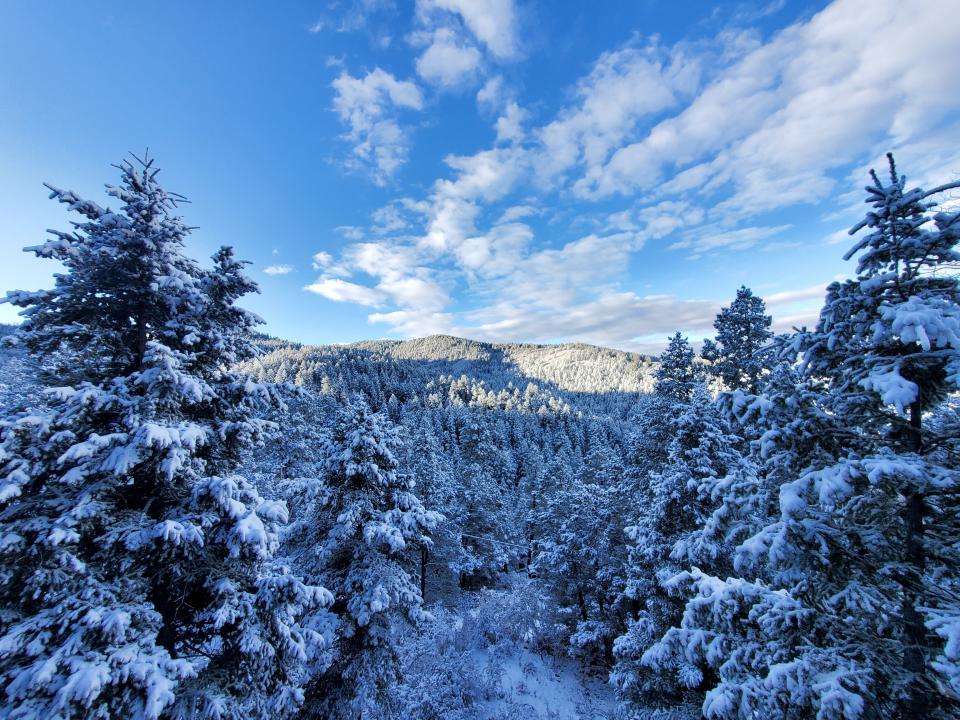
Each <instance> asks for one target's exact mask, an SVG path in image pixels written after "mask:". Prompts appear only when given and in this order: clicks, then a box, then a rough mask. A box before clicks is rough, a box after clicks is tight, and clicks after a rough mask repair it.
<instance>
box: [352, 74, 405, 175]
mask: <svg viewBox="0 0 960 720" xmlns="http://www.w3.org/2000/svg"><path fill="white" fill-rule="evenodd" d="M333 89H334V91H335V96H334V100H333V109H334V111H335V112H336V113H337V115H338V116H339V117H340V120H341V121H342V122H343V123H344V124H345V125H346V126H347V128H348V130H347V133H346V134H345V136H344V137H345V139H346V140H348V141H349V142H350V143H352V145H353V152H352V155H351V157H350V158H349V159H348V160H347V163H346V164H347V166H348V167H350V168H355V169H356V168H365V169H367V170H369V172H370V173H371V176H372V177H373V180H374V181H375V182H376V183H377V184H378V185H384V184H386V182H387V181H388V180H389V179H390V178H391V177H392V176H393V174H394V173H395V172H396V171H397V169H398V168H399V167H400V166H401V165H403V163H404V162H406V159H407V154H408V150H409V138H408V133H407V131H406V130H404V129H403V128H402V127H401V126H400V124H399V122H398V119H397V113H398V111H399V110H421V109H423V94H422V93H421V91H420V88H419V87H417V85H416V84H415V83H412V82H409V81H406V80H398V79H397V78H395V77H394V76H393V75H391V74H390V73H388V72H386V71H385V70H382V69H381V68H375V69H374V70H371V71H370V72H368V73H367V74H366V75H365V76H363V77H354V76H352V75H350V74H349V73H348V72H346V71H344V72H341V74H340V76H339V77H338V78H337V79H336V80H334V81H333Z"/></svg>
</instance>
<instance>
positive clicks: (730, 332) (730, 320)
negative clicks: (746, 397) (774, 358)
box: [703, 286, 773, 393]
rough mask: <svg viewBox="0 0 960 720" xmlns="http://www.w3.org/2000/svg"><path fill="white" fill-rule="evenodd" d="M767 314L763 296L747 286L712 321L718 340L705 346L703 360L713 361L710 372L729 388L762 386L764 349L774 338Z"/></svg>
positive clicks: (754, 389)
mask: <svg viewBox="0 0 960 720" xmlns="http://www.w3.org/2000/svg"><path fill="white" fill-rule="evenodd" d="M765 313H766V307H765V305H764V303H763V299H762V298H760V297H758V296H756V295H754V294H753V292H752V291H751V290H750V289H749V288H747V287H745V286H744V287H741V288H740V289H739V290H737V297H736V298H735V299H734V301H733V302H732V303H730V307H725V308H723V309H722V310H721V311H720V314H719V315H717V319H716V321H715V322H714V323H713V326H714V328H716V330H717V337H716V343H712V342H711V343H710V344H709V345H707V344H705V345H704V348H703V353H704V359H705V360H708V361H710V360H712V363H711V365H710V372H711V373H713V375H715V376H716V377H717V378H719V379H720V380H721V381H722V382H723V384H724V386H725V387H726V388H727V389H728V390H739V389H744V390H747V391H749V392H752V393H755V392H757V391H758V390H759V388H760V385H761V376H762V375H763V373H764V370H765V362H764V358H763V354H762V348H763V347H764V346H765V345H766V344H767V343H768V342H769V341H770V338H772V337H773V333H772V332H771V331H770V324H771V322H772V318H771V317H770V316H769V315H767V314H765Z"/></svg>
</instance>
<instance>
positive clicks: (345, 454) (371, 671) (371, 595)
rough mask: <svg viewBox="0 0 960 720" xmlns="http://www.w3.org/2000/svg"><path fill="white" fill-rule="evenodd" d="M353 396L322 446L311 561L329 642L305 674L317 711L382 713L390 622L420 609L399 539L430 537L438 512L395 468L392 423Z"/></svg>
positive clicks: (392, 680)
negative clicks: (324, 604) (318, 668)
mask: <svg viewBox="0 0 960 720" xmlns="http://www.w3.org/2000/svg"><path fill="white" fill-rule="evenodd" d="M388 423H389V421H388V420H386V419H385V418H383V417H382V416H381V415H378V414H375V413H373V412H371V410H370V409H369V407H368V406H367V404H366V402H365V401H364V400H363V399H361V398H355V399H354V400H353V401H351V402H350V403H348V404H347V405H346V406H345V407H344V408H343V409H342V410H341V412H340V414H339V416H338V418H337V422H336V425H335V427H334V430H333V434H332V437H331V438H330V442H329V446H328V447H327V448H326V450H325V457H326V474H325V477H324V485H325V491H326V493H327V497H326V501H325V502H324V503H323V504H322V511H323V512H322V514H320V515H319V516H318V517H317V518H316V527H317V530H318V533H317V535H318V537H317V540H318V543H317V545H316V546H313V547H310V548H308V551H313V552H315V558H316V570H317V573H318V576H319V577H320V578H321V579H322V581H323V583H324V585H325V586H326V587H329V588H330V589H331V590H332V591H333V593H334V596H335V598H336V600H335V602H334V604H333V605H332V607H331V609H332V611H333V613H334V614H335V615H336V617H337V621H338V628H337V635H338V638H337V645H336V649H335V652H334V655H333V662H332V663H331V664H330V666H329V667H328V668H327V669H326V670H325V671H323V672H322V673H319V674H318V675H317V676H316V677H315V678H314V679H313V681H312V682H311V685H310V688H309V697H308V703H309V707H310V708H311V710H312V711H313V712H314V713H315V714H317V716H318V717H323V718H344V719H347V718H349V719H350V720H353V719H355V718H361V719H362V720H368V719H369V718H382V717H388V716H389V712H390V707H391V705H390V692H391V688H392V687H393V686H394V685H395V684H396V683H397V682H398V681H399V671H400V660H399V657H398V654H397V648H396V646H395V635H396V633H395V626H396V624H397V623H417V622H419V621H420V620H421V619H422V618H423V617H424V611H423V609H422V598H421V595H420V588H419V584H418V582H417V580H416V579H415V578H414V577H413V576H412V574H411V572H410V567H409V562H408V561H409V558H408V556H407V555H406V554H405V551H406V550H407V549H408V548H411V547H415V546H417V545H424V544H426V545H429V542H430V540H429V537H428V536H427V534H428V533H429V531H430V530H431V529H433V528H434V527H435V526H436V525H437V524H438V523H439V522H440V520H441V519H442V517H441V516H439V515H438V514H437V513H435V512H432V511H428V510H425V509H424V507H423V504H422V503H421V502H420V500H419V499H418V498H417V496H416V495H415V494H414V482H413V479H412V478H411V477H409V476H408V475H402V474H400V473H398V472H397V460H396V453H397V451H398V449H399V448H398V446H399V442H398V438H397V433H396V430H395V428H393V427H392V426H390V425H389V424H388Z"/></svg>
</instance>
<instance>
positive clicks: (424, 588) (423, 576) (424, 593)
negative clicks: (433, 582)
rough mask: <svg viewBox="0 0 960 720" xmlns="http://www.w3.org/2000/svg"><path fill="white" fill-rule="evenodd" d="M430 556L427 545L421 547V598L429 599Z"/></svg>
mask: <svg viewBox="0 0 960 720" xmlns="http://www.w3.org/2000/svg"><path fill="white" fill-rule="evenodd" d="M429 558H430V551H429V550H427V548H425V547H421V548H420V599H421V600H422V601H423V602H426V601H427V560H428V559H429Z"/></svg>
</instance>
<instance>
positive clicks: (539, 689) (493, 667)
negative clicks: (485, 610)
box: [473, 648, 617, 720]
mask: <svg viewBox="0 0 960 720" xmlns="http://www.w3.org/2000/svg"><path fill="white" fill-rule="evenodd" d="M473 657H474V658H475V660H476V663H477V666H478V669H479V670H480V671H481V672H483V671H485V670H486V671H492V672H495V673H497V674H498V675H499V689H500V691H501V692H502V697H501V698H495V699H491V700H488V701H485V702H484V703H482V705H483V706H484V707H483V717H486V718H490V719H491V720H492V719H493V718H499V717H503V716H504V715H507V716H508V717H509V716H516V715H517V711H518V710H520V709H523V708H529V711H528V712H524V713H523V716H524V717H528V718H531V719H533V718H537V719H539V718H544V719H546V718H550V719H551V720H553V719H555V720H575V719H576V720H580V719H582V720H612V718H615V717H617V713H616V709H617V706H616V700H615V698H614V693H613V689H612V688H611V687H610V686H609V685H607V684H606V683H605V682H604V678H603V677H599V678H598V677H591V676H589V675H587V674H585V673H584V672H582V670H581V668H580V667H579V663H577V662H575V661H572V660H567V659H557V658H555V657H552V656H550V655H541V654H539V653H535V652H530V651H528V650H524V649H522V648H519V649H517V650H516V653H515V654H511V655H507V656H505V657H503V656H499V653H493V654H492V653H491V652H489V651H476V652H475V653H474V654H473Z"/></svg>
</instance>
